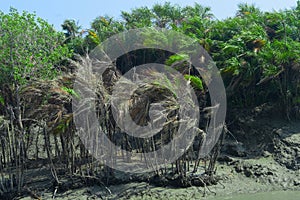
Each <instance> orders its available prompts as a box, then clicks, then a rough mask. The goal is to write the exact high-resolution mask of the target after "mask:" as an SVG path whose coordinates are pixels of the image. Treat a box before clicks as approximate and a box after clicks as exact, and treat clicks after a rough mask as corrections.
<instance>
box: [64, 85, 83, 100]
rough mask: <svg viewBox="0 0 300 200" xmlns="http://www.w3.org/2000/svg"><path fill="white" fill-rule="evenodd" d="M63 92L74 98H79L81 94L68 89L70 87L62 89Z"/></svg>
mask: <svg viewBox="0 0 300 200" xmlns="http://www.w3.org/2000/svg"><path fill="white" fill-rule="evenodd" d="M61 89H62V90H63V91H65V92H67V93H68V94H70V95H72V96H75V97H77V98H79V94H78V93H77V92H75V90H74V89H72V88H68V87H62V88H61Z"/></svg>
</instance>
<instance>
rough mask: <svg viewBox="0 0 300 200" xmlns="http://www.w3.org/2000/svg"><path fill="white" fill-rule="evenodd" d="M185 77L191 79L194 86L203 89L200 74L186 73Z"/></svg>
mask: <svg viewBox="0 0 300 200" xmlns="http://www.w3.org/2000/svg"><path fill="white" fill-rule="evenodd" d="M184 78H185V79H186V80H188V81H191V83H192V86H194V87H195V88H197V89H199V90H203V84H202V80H201V79H200V78H199V77H198V76H193V75H188V74H186V75H184Z"/></svg>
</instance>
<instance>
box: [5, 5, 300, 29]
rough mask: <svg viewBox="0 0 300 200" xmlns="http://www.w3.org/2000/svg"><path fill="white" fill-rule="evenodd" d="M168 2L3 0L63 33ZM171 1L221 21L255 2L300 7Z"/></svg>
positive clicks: (274, 8)
mask: <svg viewBox="0 0 300 200" xmlns="http://www.w3.org/2000/svg"><path fill="white" fill-rule="evenodd" d="M163 2H165V0H105V1H104V0H82V1H78V0H72V1H71V0H1V2H0V10H1V11H2V12H5V13H7V12H8V11H9V8H10V7H14V8H16V9H18V10H19V11H22V10H26V11H29V12H34V11H35V12H36V14H37V15H38V16H39V17H41V18H43V19H45V20H47V21H48V22H49V23H50V24H54V26H55V28H56V29H58V30H61V27H60V25H61V24H62V23H63V21H64V20H65V19H75V20H76V21H77V20H78V21H79V24H80V25H81V26H82V27H83V28H88V27H89V25H90V23H91V22H92V20H93V19H95V18H96V17H97V16H100V15H105V14H108V15H110V16H114V17H115V18H120V14H121V11H122V10H124V11H130V10H131V9H132V8H135V7H141V6H148V7H151V5H153V4H155V3H163ZM169 2H171V3H175V4H179V5H181V6H184V5H193V4H194V2H197V3H199V4H201V5H204V6H208V7H211V9H212V13H213V14H214V15H215V16H216V18H217V19H224V18H226V17H230V16H233V15H234V14H235V12H236V10H237V5H238V4H239V3H242V2H246V3H249V4H251V3H254V4H255V5H256V6H257V7H259V8H260V9H261V10H263V11H272V10H279V9H285V8H291V7H295V6H296V2H297V0H170V1H169Z"/></svg>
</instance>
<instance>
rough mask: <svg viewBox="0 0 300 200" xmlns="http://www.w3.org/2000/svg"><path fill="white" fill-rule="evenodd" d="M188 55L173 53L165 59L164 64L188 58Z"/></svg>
mask: <svg viewBox="0 0 300 200" xmlns="http://www.w3.org/2000/svg"><path fill="white" fill-rule="evenodd" d="M188 59H189V56H188V55H186V54H175V55H172V56H170V58H169V59H168V60H167V61H166V65H169V66H171V65H172V64H174V63H175V62H178V61H185V60H188Z"/></svg>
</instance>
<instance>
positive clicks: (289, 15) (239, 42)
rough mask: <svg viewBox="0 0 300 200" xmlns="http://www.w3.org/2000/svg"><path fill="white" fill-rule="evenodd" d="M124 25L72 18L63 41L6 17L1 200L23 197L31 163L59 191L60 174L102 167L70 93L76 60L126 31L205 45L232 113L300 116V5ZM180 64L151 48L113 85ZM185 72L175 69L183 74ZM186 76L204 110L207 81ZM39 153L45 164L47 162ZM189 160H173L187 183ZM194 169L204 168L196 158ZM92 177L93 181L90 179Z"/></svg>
mask: <svg viewBox="0 0 300 200" xmlns="http://www.w3.org/2000/svg"><path fill="white" fill-rule="evenodd" d="M121 17H122V19H121V20H115V19H114V18H112V17H109V16H99V17H97V18H96V19H95V20H94V21H93V22H92V23H91V27H90V28H89V29H86V30H81V28H80V26H79V25H78V24H77V23H76V22H75V20H72V19H68V20H65V21H64V23H63V24H62V29H63V30H64V32H63V33H61V32H58V31H56V30H54V29H53V27H52V26H51V25H49V24H48V23H47V22H46V21H44V20H43V19H40V18H38V17H36V16H35V15H34V14H30V13H28V12H23V13H19V12H18V11H17V10H15V9H11V11H10V12H9V13H7V14H5V13H3V12H0V36H1V37H0V49H1V54H0V137H1V138H0V139H1V151H0V173H1V178H0V179H1V183H0V191H1V192H0V194H1V195H2V194H4V193H6V192H8V191H19V192H20V191H23V189H24V188H23V186H24V184H25V183H26V177H25V175H24V170H25V169H28V168H30V164H29V163H30V161H32V160H36V161H39V160H40V159H47V162H48V164H49V166H50V168H51V171H52V175H53V177H54V179H55V184H56V185H59V183H60V181H59V179H60V178H59V175H58V174H57V169H64V170H65V172H66V173H69V174H76V173H77V172H78V171H80V174H81V175H82V174H85V175H96V174H97V172H99V171H98V170H99V166H101V164H99V163H97V162H95V160H94V159H93V158H92V157H91V156H90V155H89V153H88V152H87V151H86V150H85V149H84V147H83V145H82V144H81V143H80V142H79V141H77V139H78V138H76V137H75V127H74V124H73V122H72V117H73V116H72V109H71V99H72V95H77V94H76V91H74V90H73V89H72V83H73V81H74V75H73V72H74V70H76V64H75V66H74V63H77V64H78V63H82V62H89V61H82V60H81V59H78V55H81V56H83V60H84V57H85V56H86V54H88V53H89V52H90V51H91V50H92V49H94V48H95V47H96V46H97V45H98V44H100V43H101V42H102V41H104V40H105V39H107V38H108V37H110V36H112V35H114V34H116V33H120V32H122V31H125V30H130V29H134V28H142V27H159V28H166V29H169V30H175V31H178V32H181V33H183V34H186V35H188V36H189V37H191V38H193V39H195V40H196V41H197V42H199V44H201V45H202V46H203V48H205V50H206V51H207V52H208V53H209V54H210V55H211V57H212V58H213V60H214V61H215V62H216V65H217V67H218V68H219V70H220V72H221V75H222V77H223V80H224V83H225V87H226V91H227V98H228V102H229V110H228V114H229V115H230V113H231V111H232V110H234V109H251V108H254V107H256V106H259V105H266V104H268V105H272V106H273V108H274V110H275V111H276V113H277V114H278V116H281V117H282V118H283V119H287V120H293V119H296V118H299V116H300V78H299V77H300V29H299V27H300V2H299V1H298V2H297V6H296V7H295V8H292V9H289V10H283V11H278V12H275V11H274V12H262V11H261V10H259V8H256V7H255V6H253V5H247V4H240V5H239V7H238V11H237V12H236V16H235V17H232V18H227V19H225V20H221V21H220V20H216V19H215V18H214V16H213V14H212V13H211V11H210V9H209V8H208V7H203V6H201V5H199V4H195V5H194V6H187V7H180V6H178V5H172V4H170V3H165V4H163V5H160V4H157V5H154V6H153V7H152V8H148V7H141V8H136V9H133V10H132V11H131V12H122V13H121ZM167 39H168V38H167ZM128 57H129V58H131V59H128ZM183 58H184V56H174V55H172V54H170V53H169V52H160V51H158V50H153V49H145V50H139V51H134V52H130V53H128V55H124V56H121V57H120V58H118V59H117V60H116V61H115V64H116V66H117V72H116V73H117V74H118V73H119V75H117V78H119V77H120V74H121V73H124V72H126V71H128V70H129V69H131V68H132V67H133V66H136V65H140V64H145V63H151V62H158V63H166V64H169V65H172V64H173V63H176V61H181V60H182V59H183ZM185 64H186V63H185V62H179V65H182V66H181V67H184V66H185ZM176 65H178V63H177V64H176ZM107 76H108V82H106V83H104V86H105V84H110V83H109V81H113V80H112V77H111V75H110V74H109V73H108V75H107ZM185 77H187V79H189V80H191V82H192V83H193V86H194V89H195V90H197V91H198V93H197V94H199V95H198V98H199V99H200V101H201V102H206V101H205V100H207V95H208V91H207V88H206V87H205V86H204V85H202V81H201V77H198V76H197V74H185ZM104 86H103V87H104ZM154 91H158V89H156V90H154ZM100 93H101V92H100ZM108 93H109V91H108ZM99 96H101V94H100V95H99ZM100 101H101V100H100ZM102 105H103V104H101V103H100V105H99V106H102ZM201 106H203V107H205V106H209V104H207V103H203V104H201ZM106 114H107V113H106ZM108 115H109V113H108ZM109 120H110V119H109ZM200 126H201V125H200ZM200 128H205V127H200ZM112 133H114V131H113V129H112ZM42 136H43V137H42ZM126 140H127V139H126ZM128 141H130V139H129V140H128ZM128 141H126V142H128ZM38 143H43V144H44V146H45V149H43V150H41V149H40V146H39V144H38ZM33 146H34V147H33ZM137 146H138V145H137ZM125 148H127V147H125ZM139 148H142V149H143V148H145V146H143V145H142V146H141V147H139V146H138V147H137V149H139ZM32 149H34V150H32ZM32 151H33V152H32ZM43 151H44V152H46V156H44V155H42V152H43ZM217 151H218V148H216V149H215V151H214V153H213V155H212V156H211V158H210V164H209V166H208V167H207V168H206V167H205V173H207V174H208V175H212V173H213V171H214V162H215V155H216V153H217ZM127 156H128V155H127ZM190 159H191V158H190V157H188V156H183V157H182V158H181V159H180V160H179V161H177V162H176V163H175V168H176V170H175V171H174V173H176V174H179V175H181V176H183V177H184V176H186V172H187V171H189V169H187V167H186V164H185V163H186V162H190ZM195 163H196V164H195V166H197V165H199V160H197V159H196V161H195ZM62 165H63V166H62ZM97 167H98V168H97ZM87 169H89V170H87ZM100 169H103V170H104V171H105V173H107V174H109V175H107V174H106V175H105V177H106V178H107V177H111V176H113V175H112V171H111V169H107V168H105V167H102V168H100ZM85 170H86V171H85ZM172 170H173V168H172ZM87 171H89V173H91V174H86V173H87ZM156 173H157V175H161V174H163V173H164V172H160V171H156ZM165 173H167V172H165ZM98 175H99V173H98ZM101 180H102V179H101ZM210 181H211V180H210ZM210 181H208V182H207V183H209V182H210ZM107 182H108V181H107ZM201 184H202V185H203V184H204V185H205V183H201ZM201 184H200V185H201ZM185 186H186V184H185Z"/></svg>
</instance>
